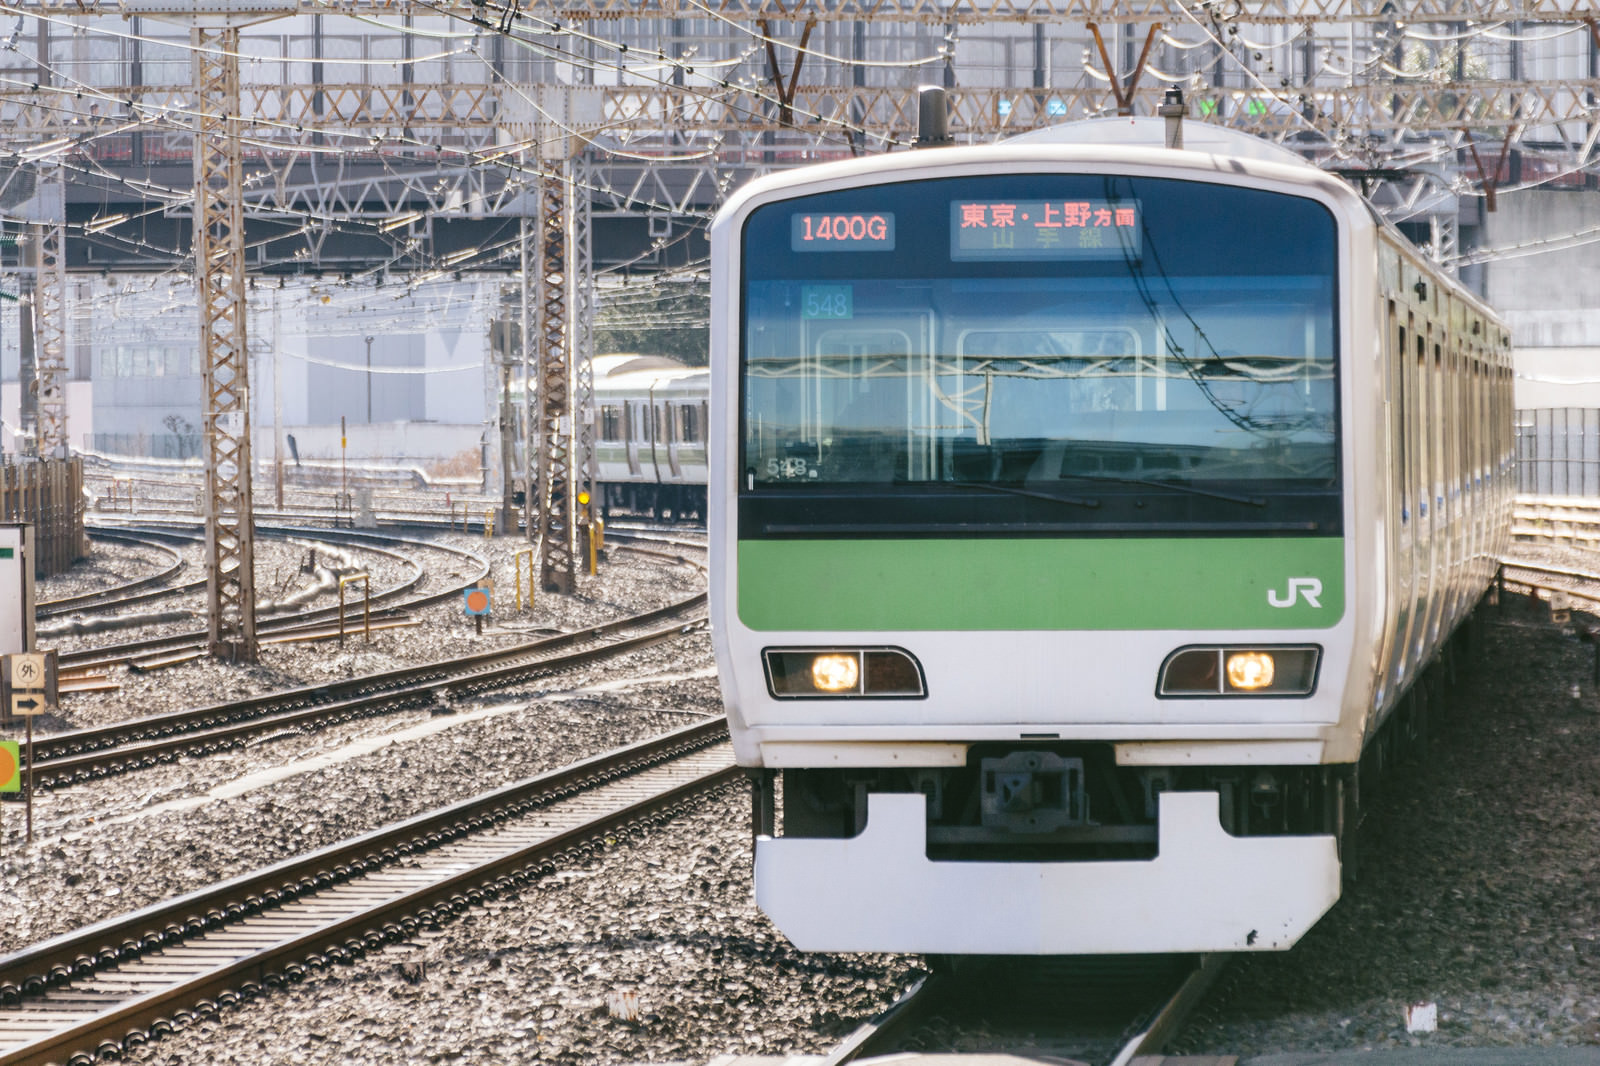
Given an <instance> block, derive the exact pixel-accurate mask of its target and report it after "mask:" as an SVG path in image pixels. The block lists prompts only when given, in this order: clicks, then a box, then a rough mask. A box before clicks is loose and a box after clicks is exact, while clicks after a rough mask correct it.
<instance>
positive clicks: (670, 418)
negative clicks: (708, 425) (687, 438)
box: [661, 400, 688, 481]
mask: <svg viewBox="0 0 1600 1066" xmlns="http://www.w3.org/2000/svg"><path fill="white" fill-rule="evenodd" d="M661 409H662V413H663V414H664V415H665V416H666V417H665V418H664V419H663V421H664V422H665V423H666V427H665V429H666V435H667V469H668V470H669V471H671V480H673V481H682V480H683V461H682V459H681V457H680V456H679V455H678V449H679V448H681V447H682V446H683V414H684V412H685V411H686V410H688V405H687V404H684V403H682V402H677V403H674V402H673V401H672V400H666V401H663V402H662V404H661Z"/></svg>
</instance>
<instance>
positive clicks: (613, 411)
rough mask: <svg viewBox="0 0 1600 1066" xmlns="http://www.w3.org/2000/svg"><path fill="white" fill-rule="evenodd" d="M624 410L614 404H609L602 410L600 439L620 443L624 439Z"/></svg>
mask: <svg viewBox="0 0 1600 1066" xmlns="http://www.w3.org/2000/svg"><path fill="white" fill-rule="evenodd" d="M622 434H623V429H622V408H620V407H617V406H616V405H614V404H607V405H605V406H603V407H601V408H600V439H601V440H605V441H619V440H622V439H623V436H622Z"/></svg>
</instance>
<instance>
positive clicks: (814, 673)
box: [811, 654, 861, 692]
mask: <svg viewBox="0 0 1600 1066" xmlns="http://www.w3.org/2000/svg"><path fill="white" fill-rule="evenodd" d="M858 664H859V659H858V658H857V657H856V656H854V655H837V654H829V655H818V656H817V657H816V658H814V659H812V660H811V683H812V684H813V685H815V686H816V688H817V691H819V692H845V691H851V690H854V689H855V687H856V683H857V682H858V681H860V680H861V667H860V666H859V665H858Z"/></svg>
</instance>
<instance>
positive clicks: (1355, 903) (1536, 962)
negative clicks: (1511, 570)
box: [1179, 558, 1600, 1055]
mask: <svg viewBox="0 0 1600 1066" xmlns="http://www.w3.org/2000/svg"><path fill="white" fill-rule="evenodd" d="M1595 568H1596V567H1595V565H1594V562H1593V560H1592V558H1591V560H1590V561H1589V565H1588V566H1587V567H1586V569H1590V570H1593V569H1595ZM1482 618H1483V623H1484V624H1483V627H1482V634H1483V640H1482V643H1481V647H1480V649H1479V652H1478V655H1477V657H1476V661H1475V662H1473V663H1471V664H1469V665H1468V667H1467V668H1466V669H1464V670H1463V671H1462V674H1461V677H1460V681H1459V683H1458V684H1457V685H1456V686H1455V688H1454V689H1453V690H1452V692H1451V694H1450V696H1449V698H1448V699H1447V701H1446V702H1447V710H1446V712H1445V713H1443V714H1435V715H1434V716H1433V717H1432V720H1431V721H1430V723H1429V728H1430V731H1431V733H1432V737H1433V741H1432V746H1431V750H1430V753H1429V758H1428V760H1427V762H1426V763H1425V764H1423V765H1421V766H1418V767H1409V768H1404V769H1402V770H1401V771H1399V772H1398V773H1397V774H1396V775H1395V776H1394V777H1393V778H1392V779H1391V780H1390V781H1389V783H1388V785H1387V787H1386V788H1385V790H1384V792H1383V794H1382V796H1381V797H1380V798H1379V800H1378V801H1377V804H1376V806H1375V808H1374V809H1373V811H1372V813H1371V814H1370V816H1369V818H1368V824H1366V825H1365V826H1364V827H1363V835H1362V839H1361V847H1362V849H1363V851H1362V853H1363V855H1364V856H1365V859H1366V861H1365V865H1364V868H1363V873H1362V877H1361V880H1360V881H1359V882H1358V883H1357V884H1356V885H1354V886H1353V887H1351V888H1350V889H1348V890H1347V892H1346V894H1345V896H1344V898H1343V899H1341V900H1340V902H1339V903H1338V904H1337V905H1335V907H1334V908H1333V910H1332V911H1331V912H1329V914H1328V915H1327V916H1325V917H1324V918H1323V919H1322V921H1321V922H1320V923H1319V924H1318V925H1317V926H1316V927H1315V928H1313V929H1312V930H1311V932H1310V933H1309V934H1308V935H1307V936H1306V937H1305V938H1304V939H1302V940H1301V941H1300V943H1299V944H1298V945H1296V946H1295V948H1294V949H1293V950H1291V951H1288V952H1286V953H1282V954H1260V955H1248V956H1244V957H1242V958H1240V959H1239V960H1236V961H1235V962H1234V964H1233V966H1232V969H1231V972H1230V974H1229V975H1227V976H1226V977H1225V978H1224V982H1223V986H1222V992H1221V994H1220V995H1217V996H1214V997H1213V998H1212V1000H1211V1002H1210V1004H1209V1005H1208V1006H1207V1007H1206V1009H1205V1010H1204V1012H1203V1014H1202V1016H1201V1017H1200V1018H1198V1019H1197V1020H1196V1021H1195V1022H1193V1023H1192V1024H1191V1025H1190V1026H1189V1027H1188V1029H1187V1030H1186V1031H1185V1032H1184V1034H1183V1036H1182V1038H1181V1040H1180V1042H1179V1047H1180V1048H1181V1049H1182V1050H1184V1051H1187V1052H1189V1053H1194V1054H1222V1053H1228V1054H1238V1055H1250V1054H1266V1053H1269V1052H1275V1051H1292V1050H1306V1051H1323V1050H1347V1049H1366V1048H1391V1047H1502V1046H1548V1045H1580V1044H1595V1043H1600V997H1597V995H1596V991H1595V990H1596V982H1597V979H1600V894H1596V893H1595V892H1594V891H1593V886H1594V883H1595V876H1596V873H1597V871H1600V818H1597V817H1596V811H1597V810H1600V693H1597V692H1596V691H1595V688H1594V686H1593V684H1592V672H1593V662H1594V649H1593V648H1591V647H1590V646H1588V645H1586V644H1583V643H1580V641H1579V640H1578V638H1577V635H1576V630H1575V629H1573V628H1572V627H1567V628H1565V629H1563V628H1561V627H1557V626H1553V625H1551V624H1549V622H1548V621H1547V619H1546V616H1545V612H1544V609H1543V608H1537V607H1530V606H1529V605H1528V604H1526V602H1525V601H1523V600H1522V598H1521V597H1517V598H1516V599H1515V602H1513V603H1508V605H1507V609H1505V610H1504V611H1498V610H1496V609H1494V608H1486V609H1484V610H1483V612H1482ZM1574 618H1575V619H1576V620H1578V621H1579V622H1580V623H1581V622H1582V621H1583V618H1582V616H1578V615H1574ZM1591 621H1592V620H1591ZM1412 1003H1435V1004H1437V1008H1438V1030H1437V1031H1436V1032H1433V1033H1410V1032H1408V1031H1407V1029H1406V1024H1405V1008H1406V1006H1407V1005H1408V1004H1412Z"/></svg>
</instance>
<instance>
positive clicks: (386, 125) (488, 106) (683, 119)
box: [0, 78, 1600, 207]
mask: <svg viewBox="0 0 1600 1066" xmlns="http://www.w3.org/2000/svg"><path fill="white" fill-rule="evenodd" d="M333 88H338V87H337V86H335V87H333ZM1164 89H1165V86H1164V85H1161V84H1154V85H1151V84H1141V85H1139V86H1136V87H1135V88H1134V89H1133V90H1132V91H1131V92H1127V93H1125V95H1126V103H1125V104H1119V101H1118V100H1117V94H1116V92H1115V91H1114V90H1113V89H1112V88H1111V87H1110V86H1109V85H1103V84H1094V83H1091V84H1087V85H1066V86H1060V87H1056V88H1026V89H1018V88H956V89H952V90H951V91H950V107H951V114H950V129H951V133H952V134H955V135H956V136H957V137H962V136H965V137H992V136H996V135H1000V134H1005V133H1022V132H1024V131H1026V130H1030V129H1037V128H1038V127H1040V126H1047V125H1054V124H1056V123H1060V122H1066V121H1070V120H1072V119H1078V118H1088V117H1095V116H1101V115H1112V114H1116V113H1117V111H1118V108H1119V106H1126V107H1127V108H1128V109H1129V110H1131V111H1132V113H1134V114H1142V115H1151V114H1155V108H1156V106H1157V105H1158V104H1160V102H1161V95H1162V92H1163V91H1164ZM434 90H435V91H437V87H434ZM479 90H482V91H479ZM130 91H132V90H129V89H128V88H126V87H111V88H108V89H106V92H107V93H108V94H112V95H121V94H126V93H128V92H130ZM138 91H139V92H140V93H142V94H144V95H145V96H146V97H148V96H149V95H150V94H151V92H152V91H153V90H150V89H148V88H145V89H140V90H138ZM164 91H167V92H170V93H171V94H172V95H173V97H174V98H175V99H179V98H186V97H187V96H188V93H189V90H188V89H187V88H186V87H182V86H174V87H172V88H171V89H169V90H164ZM363 91H370V90H366V89H365V88H363ZM416 91H417V92H418V94H422V95H426V93H427V91H428V87H426V86H417V87H416ZM1593 93H1600V79H1595V78H1566V79H1562V80H1560V81H1528V80H1507V79H1476V80H1462V81H1452V82H1432V81H1426V80H1422V79H1405V78H1401V79H1396V80H1393V81H1388V80H1385V81H1364V82H1360V83H1358V84H1355V85H1339V86H1335V85H1322V84H1316V83H1312V84H1304V83H1300V82H1291V83H1290V84H1289V85H1286V86H1284V85H1277V84H1274V85H1273V86H1272V87H1271V88H1270V89H1268V88H1260V87H1257V88H1232V87H1230V88H1207V89H1203V90H1200V91H1197V92H1191V93H1190V97H1189V102H1190V105H1191V108H1192V109H1193V110H1192V111H1191V114H1193V115H1195V116H1197V117H1199V116H1213V117H1212V118H1211V119H1210V120H1212V121H1225V122H1226V123H1227V124H1228V125H1230V126H1233V127H1234V128H1237V129H1242V130H1245V131H1247V132H1250V133H1256V134H1261V135H1263V136H1268V137H1272V136H1283V135H1285V134H1288V133H1297V132H1302V131H1304V130H1306V129H1308V128H1314V127H1329V128H1336V127H1344V128H1348V129H1351V130H1360V131H1386V130H1395V131H1405V132H1412V131H1419V130H1420V131H1426V130H1429V129H1441V130H1442V129H1460V128H1468V129H1475V130H1499V129H1502V128H1504V126H1505V125H1506V123H1507V121H1508V119H1509V118H1510V117H1511V116H1515V117H1516V120H1517V121H1518V122H1520V123H1522V124H1523V126H1524V127H1525V128H1526V127H1539V126H1552V125H1554V124H1556V123H1563V122H1575V123H1588V122H1592V121H1594V113H1593V110H1592V107H1591V105H1590V104H1589V97H1590V94H1593ZM404 95H405V94H403V93H398V92H397V93H395V94H393V96H394V99H393V100H392V101H390V104H392V107H390V108H389V109H386V110H373V111H361V112H357V113H356V114H354V115H351V116H348V117H338V116H331V115H321V116H314V115H313V114H312V113H311V112H310V111H309V110H303V109H302V108H301V107H300V106H295V107H289V106H282V105H285V104H287V103H289V102H291V101H292V100H293V98H292V97H291V98H279V99H278V101H277V102H278V104H279V105H280V106H275V107H263V108H261V109H260V110H257V111H251V112H250V114H251V115H252V116H255V117H258V118H259V120H260V121H263V122H266V123H276V124H278V128H276V129H274V128H270V127H269V128H266V129H259V130H257V131H256V132H255V134H253V136H252V140H260V141H264V142H268V143H272V144H279V145H281V146H282V151H283V152H284V153H287V155H286V156H285V160H286V162H287V164H288V165H290V166H292V165H293V164H295V163H296V162H297V161H298V160H299V158H300V157H299V155H298V153H295V152H294V151H293V149H295V148H296V147H299V146H300V142H301V141H302V140H304V139H305V138H306V137H308V136H309V134H306V133H304V132H300V133H297V132H296V131H295V130H294V129H293V128H292V127H294V126H296V125H302V124H303V125H305V126H306V127H307V128H310V127H311V125H312V123H313V122H315V123H316V125H317V126H318V127H319V128H321V129H323V130H325V131H338V130H346V131H353V132H354V133H356V134H359V135H361V136H362V138H363V139H370V137H369V135H370V133H371V131H373V130H374V129H398V128H399V127H401V126H412V127H415V126H418V125H420V124H422V123H425V122H427V121H429V120H428V119H427V118H426V117H424V116H422V115H420V114H419V113H418V112H417V111H416V110H414V109H411V108H402V107H401V104H402V102H403V99H404ZM460 95H461V97H462V100H463V105H462V106H461V107H459V108H458V109H456V110H454V111H452V113H451V115H450V118H449V121H448V126H447V129H448V132H444V131H439V132H438V133H437V136H438V137H439V138H440V140H442V141H444V142H446V143H447V144H448V146H449V147H448V150H447V151H446V152H445V153H443V154H442V156H440V157H438V158H435V159H429V158H428V155H429V153H424V152H421V151H418V150H415V146H411V148H410V149H397V150H396V151H395V152H394V153H393V154H392V155H388V156H385V155H380V154H378V153H376V152H373V153H368V152H366V151H364V150H360V149H356V148H354V147H352V150H351V151H350V152H349V153H341V154H340V157H339V159H338V161H337V162H335V163H332V164H330V166H331V169H332V171H333V172H332V173H326V174H324V173H319V174H316V175H310V174H308V175H307V177H308V178H310V179H311V180H306V181H299V182H293V183H290V182H283V183H279V182H276V181H275V182H272V183H270V184H262V185H260V186H259V187H256V188H252V189H250V190H248V195H249V196H250V198H251V200H252V202H254V203H257V204H261V205H262V206H263V207H265V206H268V205H269V204H270V201H271V200H273V199H274V198H276V199H278V200H281V201H283V202H284V203H285V204H286V206H287V205H290V204H294V205H296V206H298V205H299V204H304V203H306V202H307V199H308V197H313V196H314V195H315V193H314V190H320V189H326V188H327V187H328V186H329V185H330V184H332V185H339V184H342V183H345V182H350V183H352V185H353V188H354V189H356V190H377V189H380V188H382V187H384V186H393V185H395V184H402V185H410V186H412V187H413V188H414V187H415V186H416V185H417V184H419V181H418V180H417V179H418V178H422V179H423V180H425V179H426V177H427V176H429V175H431V174H433V173H436V172H443V173H446V174H449V175H451V176H452V177H453V178H454V179H455V182H456V184H457V195H465V196H466V197H468V198H469V199H467V200H466V202H467V203H468V204H471V203H472V201H473V199H476V198H477V197H481V196H483V195H485V192H486V191H487V190H486V188H485V187H483V183H482V182H481V181H480V182H478V183H477V184H478V185H479V186H480V188H484V190H485V191H480V189H474V188H473V187H472V184H473V183H472V182H471V181H470V179H469V177H468V174H466V173H464V172H469V171H470V170H471V169H472V168H473V167H474V166H481V165H482V164H484V163H504V162H510V163H512V164H515V163H516V161H517V155H518V153H516V152H508V151H506V150H505V149H504V148H496V147H495V146H494V145H493V144H492V142H491V140H490V138H489V136H488V134H490V133H491V132H492V131H493V130H494V129H495V128H496V127H497V124H498V123H499V122H500V113H501V112H500V109H499V106H498V98H497V97H496V95H495V94H494V93H492V92H490V91H488V90H487V89H485V88H484V87H481V86H480V87H476V88H474V90H473V91H471V92H465V91H463V92H462V93H461V94H460ZM36 97H37V93H34V92H30V91H29V90H26V89H17V88H0V120H4V122H5V133H4V134H0V142H4V143H11V144H28V145H33V144H37V143H39V142H40V141H43V140H49V139H54V138H57V137H61V136H74V135H76V136H78V137H80V138H81V137H83V135H84V129H83V123H82V120H81V119H77V120H74V117H73V116H63V115H61V114H60V113H58V112H55V111H52V110H49V109H44V108H39V107H36V106H33V105H34V102H35V99H36ZM386 99H387V94H386ZM602 100H603V103H602V110H601V113H602V115H603V125H604V128H605V133H604V134H603V136H602V138H601V139H602V142H606V141H612V140H615V141H616V142H617V143H619V144H623V145H630V144H646V143H651V142H655V141H663V142H665V143H674V144H675V148H676V151H675V152H674V153H672V154H681V153H682V152H683V141H682V138H684V137H686V136H687V137H691V138H692V137H694V136H696V135H701V136H704V135H707V134H715V133H722V132H731V131H749V132H770V131H775V130H791V131H799V132H803V133H805V134H806V136H807V137H814V136H815V135H816V134H817V133H819V132H820V133H824V134H826V133H829V132H832V133H834V134H835V135H836V138H837V140H838V143H839V145H840V146H841V147H847V136H846V130H845V128H844V127H843V126H841V125H840V124H839V123H838V122H836V121H832V119H833V117H835V116H851V122H852V123H853V124H855V125H859V126H862V127H864V128H866V129H867V130H869V131H872V132H873V133H875V134H877V133H882V134H885V135H888V136H891V137H894V138H898V139H901V140H905V139H908V138H909V137H910V136H912V135H913V134H914V132H915V130H916V119H917V104H916V93H915V91H913V90H912V89H909V88H907V87H904V86H855V85H819V84H804V83H802V84H799V85H796V86H795V87H794V88H793V91H792V95H791V97H790V104H789V109H790V111H791V113H792V116H793V122H792V123H787V124H785V123H779V122H778V121H777V119H776V117H775V115H774V114H772V113H770V112H773V107H772V105H771V103H770V101H768V100H767V99H765V98H764V97H763V95H761V92H759V91H752V90H750V89H748V88H740V87H737V86H735V87H732V88H728V89H705V90H702V91H696V92H689V91H685V90H683V89H678V88H675V87H657V86H637V87H628V86H621V87H619V86H608V87H606V88H605V89H604V90H603V93H602ZM469 103H470V105H471V106H466V105H467V104H469ZM306 106H309V105H306ZM1298 113H1308V114H1309V115H1310V116H1311V121H1310V123H1309V124H1308V122H1306V121H1302V120H1301V119H1300V118H1299V117H1297V114H1298ZM663 114H667V115H672V116H674V126H675V128H674V129H673V130H672V131H671V132H670V133H668V132H663V125H662V120H661V116H662V115H663ZM1319 115H1320V117H1318V116H1319ZM123 121H124V118H123V117H122V116H113V117H111V118H108V119H107V120H105V123H106V124H110V123H113V122H114V123H117V124H120V123H121V122H123ZM325 135H327V136H332V135H333V134H332V133H328V134H325ZM102 142H103V143H102ZM532 147H533V146H529V149H528V150H529V151H530V153H531V150H532ZM174 150H175V151H176V152H178V153H179V154H181V153H182V152H183V147H182V146H178V147H175V149H174ZM97 152H98V153H99V155H100V156H103V157H104V165H106V166H108V167H116V166H118V165H119V163H118V161H117V160H116V158H115V157H116V156H117V155H118V154H120V150H119V148H118V141H117V139H116V138H115V137H112V136H107V137H105V138H101V139H100V140H97V141H94V142H92V143H91V142H89V141H87V140H86V141H85V151H84V154H85V155H86V156H87V157H89V158H96V157H97V156H96V153H97ZM250 161H251V163H252V164H253V165H254V166H256V167H261V168H263V169H264V170H267V171H272V170H276V169H278V166H277V165H275V164H277V163H278V161H277V160H275V159H274V158H272V153H265V152H261V151H259V150H257V151H253V152H252V154H251V157H250ZM418 163H421V164H422V167H421V168H420V169H421V170H422V174H420V175H416V176H412V175H408V174H405V173H403V172H400V171H399V169H398V168H399V166H401V165H404V166H406V167H408V168H409V167H411V166H415V165H416V164H418ZM429 164H431V165H429ZM363 165H364V167H365V169H367V171H368V172H367V173H359V169H361V168H363ZM390 165H395V166H396V168H397V169H396V170H395V171H392V172H389V173H385V172H384V169H385V167H387V166H390ZM436 168H438V169H437V170H436ZM287 170H288V167H287V166H285V167H284V168H283V171H282V172H283V173H287ZM291 192H292V193H293V195H291ZM491 195H492V194H491ZM343 199H345V200H347V201H360V200H362V199H363V197H362V195H361V194H360V193H358V192H357V193H344V194H343ZM460 202H461V201H458V203H460Z"/></svg>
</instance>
